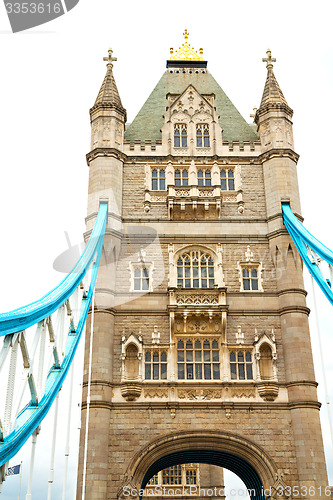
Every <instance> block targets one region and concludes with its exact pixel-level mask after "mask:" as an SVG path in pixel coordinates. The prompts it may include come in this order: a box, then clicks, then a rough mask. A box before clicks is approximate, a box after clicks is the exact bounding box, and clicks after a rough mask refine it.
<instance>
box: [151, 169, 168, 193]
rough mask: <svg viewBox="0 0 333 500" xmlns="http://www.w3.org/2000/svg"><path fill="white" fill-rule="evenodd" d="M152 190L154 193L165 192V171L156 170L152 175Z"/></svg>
mask: <svg viewBox="0 0 333 500" xmlns="http://www.w3.org/2000/svg"><path fill="white" fill-rule="evenodd" d="M151 189H152V191H164V190H165V170H164V169H156V168H154V170H153V171H152V173H151Z"/></svg>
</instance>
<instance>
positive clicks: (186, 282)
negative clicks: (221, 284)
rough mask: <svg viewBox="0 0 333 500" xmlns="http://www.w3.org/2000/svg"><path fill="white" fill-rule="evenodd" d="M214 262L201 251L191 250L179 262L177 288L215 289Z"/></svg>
mask: <svg viewBox="0 0 333 500" xmlns="http://www.w3.org/2000/svg"><path fill="white" fill-rule="evenodd" d="M214 283H215V281H214V261H213V259H212V257H211V256H210V255H209V254H208V253H206V252H202V251H200V250H191V251H189V252H186V253H184V254H183V255H181V256H180V257H179V258H178V260H177V286H179V287H182V288H213V287H214Z"/></svg>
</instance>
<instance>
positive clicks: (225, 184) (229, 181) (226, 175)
mask: <svg viewBox="0 0 333 500" xmlns="http://www.w3.org/2000/svg"><path fill="white" fill-rule="evenodd" d="M220 178H221V189H222V191H234V190H235V178H234V171H233V170H232V169H224V168H222V170H221V173H220Z"/></svg>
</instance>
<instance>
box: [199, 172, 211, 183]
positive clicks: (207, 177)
mask: <svg viewBox="0 0 333 500" xmlns="http://www.w3.org/2000/svg"><path fill="white" fill-rule="evenodd" d="M211 185H212V174H211V171H210V170H208V169H207V170H205V171H203V170H198V186H211Z"/></svg>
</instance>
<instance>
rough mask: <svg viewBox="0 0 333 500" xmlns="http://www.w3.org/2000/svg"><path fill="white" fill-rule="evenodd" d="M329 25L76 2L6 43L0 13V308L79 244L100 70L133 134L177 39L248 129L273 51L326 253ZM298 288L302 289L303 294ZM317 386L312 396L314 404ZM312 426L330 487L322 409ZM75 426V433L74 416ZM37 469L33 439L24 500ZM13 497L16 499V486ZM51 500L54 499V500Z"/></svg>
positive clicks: (327, 21) (295, 15)
mask: <svg viewBox="0 0 333 500" xmlns="http://www.w3.org/2000/svg"><path fill="white" fill-rule="evenodd" d="M332 16H333V7H332V2H330V1H319V2H316V3H314V2H310V1H302V2H301V1H295V0H294V1H293V2H291V1H290V0H289V1H284V0H282V1H281V0H280V1H279V2H270V1H267V0H266V1H262V0H259V1H256V2H248V1H237V0H236V1H233V2H224V1H223V0H216V1H214V0H213V1H210V2H197V1H192V2H183V3H181V2H178V1H177V2H175V1H169V2H152V1H144V0H142V1H141V2H137V1H127V2H123V3H121V2H112V1H110V0H98V2H95V1H93V0H80V2H79V4H78V5H77V6H76V7H75V8H74V9H73V10H72V11H70V12H69V13H68V14H67V15H65V16H62V17H60V18H58V19H57V20H55V21H52V22H50V23H48V24H46V25H43V26H41V27H39V28H35V29H33V30H30V31H27V32H23V33H18V34H15V35H14V34H11V32H10V26H9V22H8V19H7V16H6V13H5V8H4V5H3V4H2V3H1V4H0V48H1V50H0V65H1V81H0V110H1V136H0V137H1V140H2V147H1V171H0V172H1V174H0V175H1V181H0V214H1V227H2V244H1V245H0V257H1V262H2V272H1V291H0V294H1V302H0V304H1V310H2V311H6V310H10V309H13V308H16V307H18V306H21V305H25V304H26V303H29V302H31V301H32V300H35V299H37V298H39V297H41V296H42V295H43V294H45V293H46V292H47V291H48V290H50V289H51V288H52V287H53V286H55V285H56V284H57V283H58V282H59V281H60V280H61V278H62V276H61V275H60V274H59V273H58V272H56V271H54V270H53V267H52V266H53V261H54V259H55V258H56V257H57V256H58V255H59V254H60V253H61V252H63V251H64V250H66V248H67V241H66V237H65V232H66V231H67V232H68V235H69V238H70V240H71V242H72V244H75V243H78V242H79V241H81V240H82V233H83V231H84V217H85V215H86V200H87V179H88V168H87V166H86V161H85V154H86V153H87V152H88V151H89V145H90V124H89V108H90V107H91V106H92V105H93V103H94V100H95V98H96V96H97V93H98V90H99V88H100V85H101V83H102V81H103V78H104V75H105V69H106V68H105V63H104V62H103V60H102V59H103V57H104V56H106V55H107V50H108V48H109V47H112V49H113V51H114V56H116V57H117V58H118V62H116V63H115V66H114V75H115V78H116V82H117V86H118V89H119V92H120V96H121V99H122V102H123V105H124V107H125V108H126V109H127V114H128V121H129V122H130V121H132V120H133V118H134V116H135V115H136V113H137V112H138V110H139V109H140V107H141V106H142V104H143V103H144V101H145V100H146V99H147V97H148V95H149V94H150V92H151V90H152V89H153V88H154V86H155V85H156V83H157V81H158V80H159V78H160V77H161V75H162V73H163V72H164V71H165V61H166V59H167V58H168V57H169V48H170V47H171V46H173V47H174V48H178V46H179V45H180V44H181V43H183V37H182V33H183V31H184V28H187V29H188V31H189V33H190V37H189V42H190V43H191V44H192V45H193V46H194V47H195V48H196V49H198V48H199V47H203V48H204V58H205V59H207V60H208V69H209V71H210V72H211V73H212V74H213V76H214V77H215V79H216V80H217V81H218V82H219V84H220V85H221V87H222V88H223V90H224V91H225V92H226V94H227V95H228V96H229V98H230V99H231V100H232V102H233V103H234V104H235V106H236V107H237V108H238V110H239V111H240V112H241V113H242V115H243V116H244V117H245V119H247V120H248V121H249V122H250V121H251V119H250V117H249V115H250V113H252V108H253V107H254V106H257V107H258V106H259V104H260V99H261V95H262V91H263V87H264V83H265V78H266V69H265V64H264V63H262V62H261V59H262V57H265V56H266V54H265V52H266V50H267V48H268V47H269V48H270V49H271V50H272V56H273V57H276V59H277V62H276V64H275V65H274V71H275V75H276V77H277V80H278V82H279V84H280V87H281V89H282V91H283V93H284V95H285V97H286V99H287V102H288V104H289V105H290V106H291V108H292V109H293V110H294V137H295V149H296V152H297V153H299V154H300V160H299V164H298V173H299V184H300V192H301V201H302V209H303V215H304V217H305V224H306V226H307V227H308V229H309V230H310V231H312V232H313V233H314V234H315V235H316V236H317V237H318V238H319V239H321V240H322V241H323V242H324V243H325V244H326V245H327V246H329V247H330V248H333V234H332V231H331V228H332V219H331V213H332V206H331V200H332V180H333V173H332V169H333V161H332V159H331V155H330V148H331V144H332V129H333V126H332V115H333V113H332V111H333V99H332V91H333V65H332V53H333V51H332V48H333V47H332V45H333V43H332V36H331V31H332V26H331V23H332ZM309 283H310V282H309V280H308V279H307V281H306V284H307V286H308V288H309ZM318 297H319V293H318ZM309 306H310V307H312V302H311V297H309ZM319 309H320V320H321V329H322V336H323V342H324V351H325V352H324V357H325V360H324V364H325V367H326V370H327V371H328V377H329V378H330V379H331V380H332V379H333V369H332V356H331V355H330V354H329V353H332V352H333V345H332V344H333V342H332V335H330V337H331V338H329V334H330V333H331V330H332V328H331V325H332V311H331V308H330V307H329V306H327V305H326V304H325V302H324V301H322V300H320V301H319ZM312 322H313V319H312V318H311V324H312ZM312 333H313V349H314V357H315V364H316V376H317V379H318V381H319V382H321V380H322V378H321V377H322V373H321V362H320V359H319V355H318V341H317V337H316V336H315V329H314V328H312ZM78 379H79V377H78ZM77 383H78V382H77ZM322 386H323V384H322V383H321V384H320V386H319V398H320V400H321V401H322V402H324V394H323V390H322ZM331 389H332V388H331ZM77 392H79V390H78V391H77ZM331 392H332V391H331ZM331 397H332V395H331ZM321 415H322V420H323V432H324V441H325V445H326V453H327V458H328V461H329V473H330V478H331V483H332V482H333V467H332V463H333V460H332V448H331V446H330V437H329V434H328V425H327V412H326V408H323V409H322V411H321ZM73 420H74V421H75V425H76V424H77V421H78V415H77V413H75V416H74V419H73ZM44 427H46V426H44ZM42 432H43V427H42ZM62 434H63V432H62ZM73 434H75V431H73ZM59 440H60V437H59ZM45 442H46V441H45ZM29 450H30V443H29V445H28V451H23V452H22V453H21V455H20V456H19V457H17V459H14V460H12V462H11V464H12V465H14V464H15V463H19V461H20V460H21V456H22V457H23V458H24V460H26V456H27V454H28V452H29ZM72 451H74V450H72ZM61 453H62V452H61ZM61 453H60V455H61ZM60 455H59V466H58V471H61V467H62V466H61V465H60ZM74 458H75V453H73V454H72V458H71V460H72V462H71V467H72V474H71V484H70V488H72V489H71V490H70V491H71V493H70V494H69V495H68V498H73V497H74V494H73V488H74V478H75V472H74V467H75V460H74ZM48 460H49V458H48V450H47V445H43V438H42V435H41V436H40V438H39V443H38V456H37V467H38V469H37V470H38V474H35V479H34V489H33V496H32V498H35V499H37V500H39V499H41V498H45V496H46V494H45V491H46V489H47V473H46V474H45V478H44V479H43V477H42V474H41V473H40V471H41V470H44V469H45V470H46V466H45V463H46V464H47V462H48ZM57 460H58V459H57ZM57 463H58V462H57ZM27 465H28V464H27V463H25V464H24V466H25V467H24V471H25V472H24V476H23V482H24V484H26V478H27V469H28V467H27ZM56 478H57V481H58V482H57V484H56V488H57V490H56V491H57V492H59V488H60V489H61V486H60V484H61V474H60V473H58V472H57V471H56ZM17 485H18V483H17V478H8V480H7V481H6V483H5V486H4V489H3V494H2V496H3V497H4V498H6V500H7V499H8V500H11V499H14V498H17V491H18V490H17ZM37 488H38V490H39V492H38V493H37ZM21 498H25V490H24V488H23V490H22V494H21ZM54 498H56V499H57V498H60V494H59V493H55V495H54Z"/></svg>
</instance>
